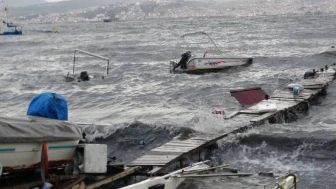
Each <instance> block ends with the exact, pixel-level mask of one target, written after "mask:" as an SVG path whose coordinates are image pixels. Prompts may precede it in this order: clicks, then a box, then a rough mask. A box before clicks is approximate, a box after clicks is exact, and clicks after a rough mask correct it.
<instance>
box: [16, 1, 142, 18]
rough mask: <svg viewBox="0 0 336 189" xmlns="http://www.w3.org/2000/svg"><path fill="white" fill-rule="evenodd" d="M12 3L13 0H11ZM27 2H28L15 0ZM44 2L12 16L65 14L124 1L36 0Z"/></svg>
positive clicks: (22, 8)
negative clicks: (56, 0)
mask: <svg viewBox="0 0 336 189" xmlns="http://www.w3.org/2000/svg"><path fill="white" fill-rule="evenodd" d="M11 1H12V0H11ZM14 1H17V2H19V1H26V0H14ZM34 1H35V2H36V3H37V2H42V4H41V3H40V4H38V3H37V4H38V5H33V6H26V7H17V8H13V10H12V13H11V14H12V16H22V15H30V14H42V15H43V14H48V13H65V12H69V11H72V10H76V9H83V8H89V7H95V6H103V5H109V4H113V3H121V2H124V1H123V0H71V1H61V2H57V3H46V2H45V1H44V0H34ZM131 2H136V0H127V3H131Z"/></svg>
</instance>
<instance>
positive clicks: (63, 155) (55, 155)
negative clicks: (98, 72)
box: [0, 140, 79, 172]
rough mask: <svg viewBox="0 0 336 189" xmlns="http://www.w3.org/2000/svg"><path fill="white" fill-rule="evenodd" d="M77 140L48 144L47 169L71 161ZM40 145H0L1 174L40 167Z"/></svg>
mask: <svg viewBox="0 0 336 189" xmlns="http://www.w3.org/2000/svg"><path fill="white" fill-rule="evenodd" d="M78 142H79V140H71V141H62V142H49V143H47V145H48V161H49V167H50V168H52V167H58V166H62V165H64V164H65V163H67V162H68V161H69V160H72V158H73V156H74V153H75V150H76V147H77V145H78ZM41 151H42V144H41V143H8V144H0V163H1V164H2V167H3V172H12V171H20V170H26V169H35V168H39V167H40V162H41Z"/></svg>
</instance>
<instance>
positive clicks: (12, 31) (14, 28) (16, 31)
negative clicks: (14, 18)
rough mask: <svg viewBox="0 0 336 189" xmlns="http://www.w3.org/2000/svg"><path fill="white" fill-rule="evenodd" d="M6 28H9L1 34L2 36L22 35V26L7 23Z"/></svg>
mask: <svg viewBox="0 0 336 189" xmlns="http://www.w3.org/2000/svg"><path fill="white" fill-rule="evenodd" d="M4 23H5V21H4ZM6 26H7V29H6V30H5V31H4V32H2V33H0V35H22V28H21V26H18V25H15V24H12V23H7V24H6Z"/></svg>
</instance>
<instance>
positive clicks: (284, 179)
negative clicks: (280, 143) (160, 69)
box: [121, 161, 298, 189]
mask: <svg viewBox="0 0 336 189" xmlns="http://www.w3.org/2000/svg"><path fill="white" fill-rule="evenodd" d="M208 162H209V161H203V162H198V163H194V164H191V165H190V166H188V167H185V168H182V169H180V170H177V171H174V172H171V173H168V174H166V175H164V176H158V177H151V178H148V179H146V180H144V181H141V182H138V183H135V184H132V185H129V186H126V187H123V188H121V189H176V188H178V187H179V186H180V185H181V184H182V183H183V182H184V181H185V180H186V179H193V178H197V179H201V178H211V177H212V178H213V177H252V176H254V177H269V178H272V179H273V180H274V179H275V180H276V181H277V182H276V183H271V184H270V185H269V186H271V187H272V189H294V188H297V183H298V179H297V175H296V174H294V173H288V174H274V173H258V174H254V173H239V172H238V171H237V170H236V169H232V168H229V165H221V166H216V167H214V166H209V165H207V164H206V163H208ZM220 169H222V170H220ZM215 170H220V171H221V172H220V173H218V172H216V173H209V172H211V171H215ZM241 179H242V180H243V179H244V178H241ZM238 182H239V181H238ZM224 187H225V186H224Z"/></svg>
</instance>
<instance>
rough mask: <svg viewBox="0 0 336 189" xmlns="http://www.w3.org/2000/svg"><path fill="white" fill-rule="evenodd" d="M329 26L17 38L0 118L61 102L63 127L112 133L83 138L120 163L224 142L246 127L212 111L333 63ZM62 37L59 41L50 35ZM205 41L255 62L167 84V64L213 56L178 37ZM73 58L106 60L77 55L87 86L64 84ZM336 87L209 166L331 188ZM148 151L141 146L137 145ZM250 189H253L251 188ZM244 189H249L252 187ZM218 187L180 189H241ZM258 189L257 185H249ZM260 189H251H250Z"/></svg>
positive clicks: (216, 153) (266, 21) (143, 27)
mask: <svg viewBox="0 0 336 189" xmlns="http://www.w3.org/2000/svg"><path fill="white" fill-rule="evenodd" d="M335 18H336V17H335V16H304V17H249V18H220V19H219V18H217V19H208V20H197V19H191V20H179V21H169V20H164V21H137V22H130V21H128V22H121V21H120V22H112V23H73V24H35V25H27V26H24V28H23V31H24V35H23V36H8V37H7V36H6V37H5V36H0V58H1V67H0V83H1V90H0V99H1V103H0V113H1V115H2V116H20V115H25V114H26V110H27V107H28V105H29V103H30V100H31V99H32V98H33V97H34V96H35V95H36V94H38V93H41V92H46V91H50V92H56V93H59V94H61V95H63V96H64V97H65V98H66V99H67V100H68V105H69V120H70V121H78V122H94V123H109V124H111V125H105V126H104V125H102V126H96V127H91V128H87V132H88V137H89V138H91V139H95V142H99V143H107V144H108V145H109V147H108V148H109V156H110V157H116V158H117V159H116V162H129V161H131V160H133V159H134V158H136V156H138V155H141V154H142V153H144V152H146V151H148V150H150V149H151V148H153V147H155V146H157V145H160V144H163V143H164V142H166V141H168V140H170V139H172V138H174V137H178V136H181V135H187V134H189V133H195V132H202V133H212V132H223V131H225V130H226V129H227V128H230V127H232V126H235V125H239V124H243V123H232V122H230V121H226V120H225V121H224V120H223V119H222V118H221V117H219V116H218V115H213V114H211V111H212V110H213V109H218V108H219V109H223V110H225V112H227V113H230V112H233V111H234V110H238V109H239V108H240V105H239V103H238V102H237V101H236V100H235V99H234V98H233V97H231V96H230V93H229V90H231V89H236V88H242V87H256V86H260V87H262V88H263V89H264V90H265V91H266V92H268V93H272V92H273V91H274V90H276V89H281V88H282V87H283V86H284V85H285V84H286V83H288V82H293V81H295V80H298V79H300V78H301V77H302V76H303V73H304V72H305V71H307V70H310V69H313V68H316V69H317V68H321V67H323V66H324V65H326V64H331V63H334V62H336V53H335V52H332V51H329V47H330V46H332V45H335V44H336V43H335V42H336V41H335V38H336V33H335V31H336V30H335V25H336V19H335ZM54 28H57V29H59V30H60V31H61V33H59V34H56V33H50V32H48V31H52V30H53V29H54ZM194 31H206V32H207V33H209V34H210V36H211V37H212V38H213V39H214V41H215V42H216V43H217V44H218V46H219V47H220V48H221V50H222V51H223V53H224V54H225V55H228V56H253V57H254V62H253V64H252V65H251V66H249V67H241V68H232V69H229V70H227V71H225V72H222V73H209V74H204V75H187V74H176V75H173V74H170V73H169V66H168V62H169V60H171V59H178V58H179V57H180V54H181V53H182V52H184V51H186V50H191V51H192V52H193V53H194V54H198V55H201V54H202V53H203V52H204V51H205V50H206V49H207V50H208V55H210V54H211V53H215V50H214V49H213V48H210V49H208V47H212V46H211V45H210V44H206V43H202V45H201V46H198V45H196V44H191V45H186V44H185V42H184V41H182V40H181V38H180V36H181V35H182V34H184V33H188V32H194ZM75 49H82V50H86V51H89V52H93V53H97V54H100V55H103V56H107V57H109V58H110V61H111V66H110V76H109V77H107V78H105V79H104V80H101V79H99V78H100V75H102V74H103V73H104V70H105V66H106V63H105V62H104V61H100V60H96V59H92V58H88V57H86V56H84V55H80V56H79V58H78V59H77V63H78V64H77V68H76V69H78V71H82V70H87V71H88V72H89V73H90V74H93V75H96V76H97V78H96V79H92V80H91V81H89V82H72V83H66V82H64V81H63V76H64V75H66V73H67V72H69V71H70V72H71V70H72V58H73V52H74V50H75ZM335 96H336V86H334V84H331V85H330V86H329V91H328V95H327V96H326V97H325V98H323V99H322V100H321V102H320V103H319V104H318V105H316V106H312V107H310V111H309V113H308V115H304V116H302V117H301V119H299V120H298V121H296V122H292V123H284V124H275V125H264V126H261V127H258V128H254V129H252V130H250V131H248V132H247V133H243V134H237V135H233V136H230V137H228V138H225V139H223V140H221V141H219V142H218V144H219V148H218V149H216V150H213V151H211V153H210V154H208V155H207V157H206V158H207V159H210V160H212V161H213V162H216V163H217V164H230V165H231V166H232V167H236V168H238V169H240V170H242V171H243V172H260V171H274V172H287V171H297V172H299V175H300V177H299V179H300V184H299V187H300V188H319V189H326V188H334V187H335V185H336V181H335V177H336V155H335V151H336V124H335V123H336V121H335V119H334V118H335V115H336V114H335V110H336V108H335V104H336V101H335ZM141 141H146V145H145V146H144V145H140V142H141ZM249 184H250V185H249ZM249 184H248V185H249V187H250V188H251V187H252V185H251V183H249ZM228 185H230V184H229V181H228V180H226V179H222V178H208V179H197V180H195V179H191V180H187V182H186V183H185V184H184V185H182V186H181V188H188V189H189V188H190V189H191V188H209V189H217V188H230V187H231V188H244V187H245V186H244V187H243V186H241V185H237V184H234V185H230V187H229V186H228ZM253 187H254V185H253ZM255 187H257V186H255Z"/></svg>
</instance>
